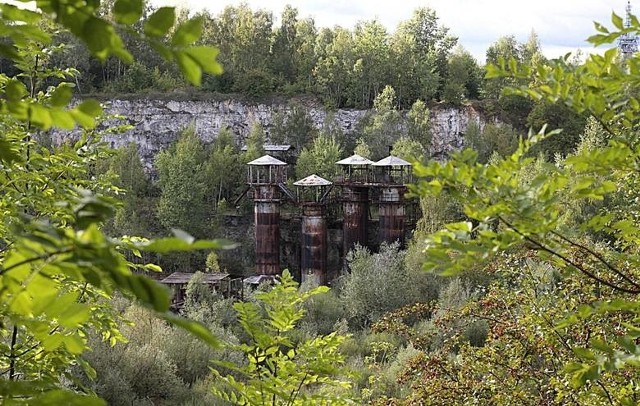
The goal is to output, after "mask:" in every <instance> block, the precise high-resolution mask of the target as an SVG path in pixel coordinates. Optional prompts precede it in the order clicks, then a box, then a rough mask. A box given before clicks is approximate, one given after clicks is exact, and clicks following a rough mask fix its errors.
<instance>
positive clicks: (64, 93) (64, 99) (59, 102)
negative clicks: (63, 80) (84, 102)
mask: <svg viewBox="0 0 640 406" xmlns="http://www.w3.org/2000/svg"><path fill="white" fill-rule="evenodd" d="M72 98H73V90H72V88H71V86H68V85H66V84H61V85H60V86H58V87H57V88H56V90H54V91H53V93H51V99H50V102H51V105H52V106H53V107H65V106H66V105H67V104H69V102H70V101H71V99H72Z"/></svg>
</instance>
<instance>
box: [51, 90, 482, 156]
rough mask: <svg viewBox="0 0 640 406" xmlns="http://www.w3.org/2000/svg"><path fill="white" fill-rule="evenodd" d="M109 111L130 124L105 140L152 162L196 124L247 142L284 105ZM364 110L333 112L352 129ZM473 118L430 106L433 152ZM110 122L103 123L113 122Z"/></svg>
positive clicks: (111, 106)
mask: <svg viewBox="0 0 640 406" xmlns="http://www.w3.org/2000/svg"><path fill="white" fill-rule="evenodd" d="M106 104H107V108H106V111H107V113H109V114H116V115H122V116H123V117H125V118H124V122H125V123H127V124H129V125H131V126H132V129H130V130H128V131H126V132H125V133H123V134H109V135H106V136H105V137H104V140H105V141H106V142H107V143H109V144H110V145H111V146H112V147H113V148H118V147H121V146H125V145H127V144H129V143H131V142H134V143H136V144H137V145H138V148H139V151H140V155H141V157H142V159H143V161H144V162H145V164H146V165H147V167H148V168H150V167H151V165H152V163H153V158H154V156H155V155H156V154H157V153H158V152H159V151H161V150H162V149H164V148H167V147H169V146H170V145H171V144H172V143H173V142H175V140H176V139H177V138H178V136H179V134H180V131H181V130H183V129H184V128H186V127H187V126H189V125H191V124H193V125H194V126H195V128H196V132H197V134H198V135H199V136H200V137H201V138H202V139H203V141H205V142H206V143H210V142H212V141H213V140H214V139H215V138H216V137H217V135H218V133H219V131H220V129H221V128H223V127H229V128H230V129H231V130H232V132H233V133H234V134H235V135H236V137H237V141H238V144H243V143H244V138H245V137H246V136H247V134H248V133H249V130H250V128H251V125H252V124H253V123H254V122H255V121H257V122H259V123H260V124H261V125H262V126H263V128H264V129H265V132H266V133H267V135H268V134H269V130H270V128H271V126H272V122H273V116H274V113H275V112H277V111H282V110H283V109H286V108H287V107H286V105H283V104H260V103H253V104H252V103H247V102H242V101H237V100H223V101H220V100H202V101H175V100H169V101H167V100H157V99H142V98H141V99H137V100H118V99H114V100H111V101H110V102H107V103H106ZM307 107H308V114H309V116H310V117H311V119H312V120H313V122H314V123H315V125H316V126H317V127H318V128H320V127H321V126H322V125H323V123H324V122H325V119H326V116H327V111H326V110H325V109H324V108H323V107H322V106H319V105H315V106H313V105H312V106H307ZM366 113H367V111H366V110H349V109H339V110H337V111H335V112H333V118H334V120H335V121H336V123H337V124H338V125H339V127H340V128H341V129H342V130H343V132H344V133H345V134H347V135H352V134H353V133H354V131H355V129H356V126H357V124H358V121H360V119H361V118H362V117H363V116H364V115H365V114H366ZM469 122H476V123H477V124H479V125H480V126H483V125H484V120H483V118H482V117H481V115H480V114H479V113H478V112H477V111H476V110H474V109H473V108H472V107H470V106H465V107H461V108H450V107H446V108H445V107H438V106H435V107H432V108H431V131H432V139H433V146H432V153H433V154H434V156H446V155H448V154H449V153H450V152H451V151H453V150H456V149H459V148H460V147H461V146H462V145H463V142H464V141H463V135H464V133H465V132H466V129H467V126H468V125H469ZM111 124H113V122H107V123H105V125H111ZM51 136H52V138H53V141H54V143H60V142H62V141H63V139H64V138H67V137H69V134H68V133H65V132H62V131H56V132H53V133H52V135H51Z"/></svg>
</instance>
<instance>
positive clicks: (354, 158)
mask: <svg viewBox="0 0 640 406" xmlns="http://www.w3.org/2000/svg"><path fill="white" fill-rule="evenodd" d="M372 163H373V161H370V160H368V159H367V158H364V157H361V156H360V155H358V154H354V155H351V156H350V157H349V158H345V159H343V160H340V161H338V162H336V164H338V165H371V164H372Z"/></svg>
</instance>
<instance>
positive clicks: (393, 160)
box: [371, 155, 411, 166]
mask: <svg viewBox="0 0 640 406" xmlns="http://www.w3.org/2000/svg"><path fill="white" fill-rule="evenodd" d="M371 165H373V166H411V163H410V162H407V161H405V160H404V159H402V158H398V157H397V156H393V155H389V156H388V157H386V158H383V159H381V160H379V161H378V162H374V163H372V164H371Z"/></svg>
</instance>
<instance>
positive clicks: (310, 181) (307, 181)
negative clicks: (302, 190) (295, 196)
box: [293, 174, 331, 186]
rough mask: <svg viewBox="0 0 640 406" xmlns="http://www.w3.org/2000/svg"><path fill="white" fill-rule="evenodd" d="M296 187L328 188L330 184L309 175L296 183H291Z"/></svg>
mask: <svg viewBox="0 0 640 406" xmlns="http://www.w3.org/2000/svg"><path fill="white" fill-rule="evenodd" d="M293 184H294V185H296V186H329V185H331V182H329V181H328V180H326V179H324V178H321V177H320V176H318V175H316V174H313V175H309V176H307V177H306V178H304V179H300V180H299V181H297V182H293Z"/></svg>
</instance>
